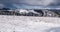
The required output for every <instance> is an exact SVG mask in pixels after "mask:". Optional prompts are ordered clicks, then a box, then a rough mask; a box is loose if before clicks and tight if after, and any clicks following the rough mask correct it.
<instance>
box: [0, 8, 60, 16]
mask: <svg viewBox="0 0 60 32" xmlns="http://www.w3.org/2000/svg"><path fill="white" fill-rule="evenodd" d="M0 15H17V16H18V15H19V16H40V17H60V10H57V9H16V10H12V11H10V9H8V8H7V9H6V8H3V9H0Z"/></svg>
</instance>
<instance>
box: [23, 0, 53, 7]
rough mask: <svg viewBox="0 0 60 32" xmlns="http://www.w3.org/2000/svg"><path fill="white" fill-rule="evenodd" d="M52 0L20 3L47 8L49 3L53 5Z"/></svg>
mask: <svg viewBox="0 0 60 32" xmlns="http://www.w3.org/2000/svg"><path fill="white" fill-rule="evenodd" d="M53 1H54V0H23V1H22V3H26V4H29V5H43V6H47V5H49V4H50V3H53Z"/></svg>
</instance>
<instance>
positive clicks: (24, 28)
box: [0, 15, 60, 32]
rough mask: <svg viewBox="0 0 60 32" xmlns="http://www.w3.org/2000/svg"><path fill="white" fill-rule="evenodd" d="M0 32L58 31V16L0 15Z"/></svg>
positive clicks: (59, 23) (59, 20)
mask: <svg viewBox="0 0 60 32" xmlns="http://www.w3.org/2000/svg"><path fill="white" fill-rule="evenodd" d="M0 32H60V18H58V17H33V16H7V15H0Z"/></svg>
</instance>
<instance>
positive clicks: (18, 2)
mask: <svg viewBox="0 0 60 32" xmlns="http://www.w3.org/2000/svg"><path fill="white" fill-rule="evenodd" d="M3 7H8V8H60V0H0V8H3Z"/></svg>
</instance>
